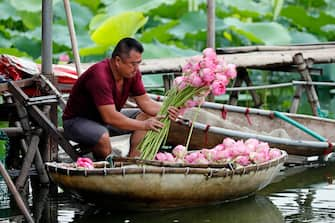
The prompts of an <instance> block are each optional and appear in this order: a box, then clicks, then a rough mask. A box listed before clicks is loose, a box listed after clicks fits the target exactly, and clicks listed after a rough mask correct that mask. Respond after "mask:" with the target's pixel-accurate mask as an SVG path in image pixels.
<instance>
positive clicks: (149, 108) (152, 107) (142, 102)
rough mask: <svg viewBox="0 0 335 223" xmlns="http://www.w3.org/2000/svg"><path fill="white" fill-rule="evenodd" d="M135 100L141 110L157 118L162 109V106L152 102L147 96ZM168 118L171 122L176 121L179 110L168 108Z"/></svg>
mask: <svg viewBox="0 0 335 223" xmlns="http://www.w3.org/2000/svg"><path fill="white" fill-rule="evenodd" d="M134 99H135V101H136V104H137V105H138V106H139V107H140V109H141V110H142V111H143V112H145V113H146V114H149V115H151V116H156V115H157V114H158V112H159V110H160V108H161V104H160V103H158V102H156V101H154V100H152V99H151V98H150V97H149V95H147V94H144V95H141V96H137V97H135V98H134ZM168 116H169V118H170V119H171V120H173V121H176V119H177V118H178V116H179V109H178V108H176V107H173V106H170V107H169V108H168Z"/></svg>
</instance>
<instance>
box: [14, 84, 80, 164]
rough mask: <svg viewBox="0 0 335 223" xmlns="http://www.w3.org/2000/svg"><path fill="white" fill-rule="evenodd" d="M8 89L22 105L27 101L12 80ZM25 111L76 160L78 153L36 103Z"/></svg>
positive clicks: (27, 98)
mask: <svg viewBox="0 0 335 223" xmlns="http://www.w3.org/2000/svg"><path fill="white" fill-rule="evenodd" d="M8 90H9V91H10V92H11V93H12V94H13V95H14V96H15V98H16V99H17V100H18V101H19V102H20V103H21V104H22V105H25V104H26V103H27V101H29V97H27V95H26V94H25V93H24V92H23V91H22V90H21V89H20V88H18V87H17V86H16V85H15V83H14V82H9V83H8ZM27 111H28V113H29V115H30V116H31V117H32V118H33V119H34V120H35V121H36V122H37V123H38V124H39V126H40V127H41V128H42V129H43V130H45V131H46V132H47V133H48V134H49V136H50V137H53V139H54V140H55V141H57V142H58V143H59V144H60V145H61V146H62V148H63V149H64V150H65V152H66V153H67V154H68V155H69V156H70V157H71V159H72V160H77V157H78V155H77V154H76V153H75V152H74V150H73V148H72V146H71V145H70V143H69V142H68V141H67V140H66V139H65V138H64V136H63V135H62V134H61V133H60V132H59V131H58V129H57V127H56V126H55V125H54V123H52V122H51V121H50V120H49V119H48V118H47V117H46V115H45V114H44V113H43V112H42V111H41V110H40V108H39V107H37V105H29V106H27Z"/></svg>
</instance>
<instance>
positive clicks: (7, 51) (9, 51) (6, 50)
mask: <svg viewBox="0 0 335 223" xmlns="http://www.w3.org/2000/svg"><path fill="white" fill-rule="evenodd" d="M0 54H9V55H13V56H17V57H27V58H31V56H29V54H27V53H26V52H22V51H20V50H18V49H16V48H0Z"/></svg>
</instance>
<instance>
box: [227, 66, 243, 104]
mask: <svg viewBox="0 0 335 223" xmlns="http://www.w3.org/2000/svg"><path fill="white" fill-rule="evenodd" d="M243 69H244V68H237V76H236V78H235V80H234V83H233V87H241V86H242V83H243V75H244V72H245V71H244V70H243ZM238 94H239V91H233V92H231V94H230V95H229V101H228V104H230V105H237V102H238Z"/></svg>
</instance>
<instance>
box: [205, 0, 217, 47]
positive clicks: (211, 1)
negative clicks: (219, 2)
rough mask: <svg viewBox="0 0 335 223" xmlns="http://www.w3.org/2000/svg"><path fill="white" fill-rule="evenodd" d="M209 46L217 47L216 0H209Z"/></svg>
mask: <svg viewBox="0 0 335 223" xmlns="http://www.w3.org/2000/svg"><path fill="white" fill-rule="evenodd" d="M207 47H210V48H213V49H215V0H207Z"/></svg>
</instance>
